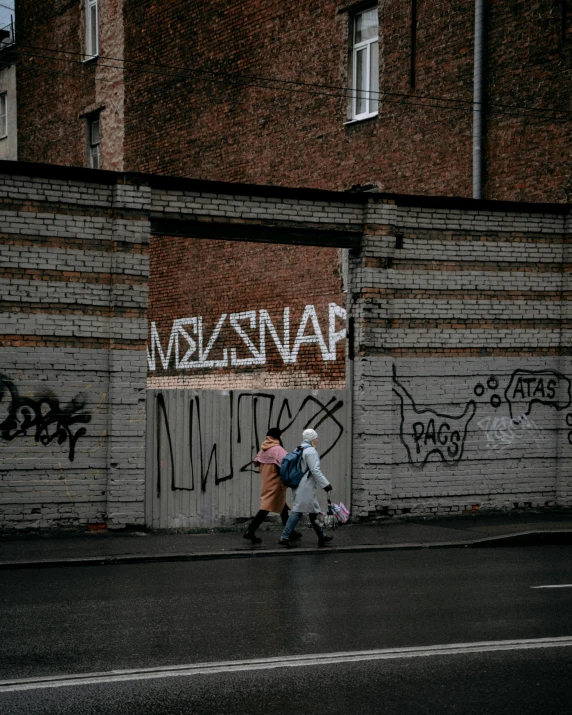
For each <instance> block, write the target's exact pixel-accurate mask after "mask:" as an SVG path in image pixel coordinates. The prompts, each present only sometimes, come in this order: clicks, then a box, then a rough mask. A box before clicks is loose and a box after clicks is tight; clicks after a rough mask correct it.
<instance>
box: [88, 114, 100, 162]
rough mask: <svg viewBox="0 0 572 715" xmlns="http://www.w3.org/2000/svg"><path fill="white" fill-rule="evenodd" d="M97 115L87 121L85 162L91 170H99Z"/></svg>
mask: <svg viewBox="0 0 572 715" xmlns="http://www.w3.org/2000/svg"><path fill="white" fill-rule="evenodd" d="M100 143H101V139H100V134H99V114H97V115H94V116H91V117H88V119H87V161H88V164H89V166H90V168H91V169H99V168H100V160H99V147H100Z"/></svg>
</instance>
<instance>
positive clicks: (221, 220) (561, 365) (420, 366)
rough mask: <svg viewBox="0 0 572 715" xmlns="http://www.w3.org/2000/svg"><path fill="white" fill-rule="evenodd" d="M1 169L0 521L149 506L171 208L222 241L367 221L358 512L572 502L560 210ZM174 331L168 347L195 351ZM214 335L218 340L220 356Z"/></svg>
mask: <svg viewBox="0 0 572 715" xmlns="http://www.w3.org/2000/svg"><path fill="white" fill-rule="evenodd" d="M0 174H1V179H2V183H1V187H0V192H1V193H0V209H1V212H2V224H1V225H2V233H1V234H0V237H1V239H2V265H1V266H0V280H1V281H2V283H1V285H2V302H1V304H0V306H1V311H2V315H3V319H2V323H1V328H0V364H1V365H2V370H1V372H2V375H3V377H2V383H1V389H2V393H1V399H0V409H1V413H0V437H1V439H0V460H1V462H0V464H1V466H0V503H1V504H2V508H1V513H2V522H1V523H2V525H3V526H9V527H10V526H26V525H28V526H55V525H68V524H85V523H87V522H89V521H93V522H100V521H103V522H107V523H108V524H109V525H110V526H122V525H125V524H142V523H143V522H144V491H145V478H144V468H145V465H144V454H145V392H146V389H145V388H146V386H147V385H149V386H153V382H152V379H150V381H149V383H147V367H148V364H149V360H150V359H152V358H153V344H152V342H151V341H150V343H149V345H148V353H147V356H146V354H145V336H146V334H147V329H148V325H147V284H148V250H149V236H150V232H151V228H152V227H153V226H157V225H159V224H160V221H161V220H163V219H164V218H165V217H169V218H170V219H176V220H178V221H179V222H180V224H181V225H184V224H185V221H192V222H193V224H192V225H193V227H194V229H193V230H196V227H197V226H199V225H201V224H204V225H205V226H206V225H208V226H210V229H211V234H212V231H213V230H214V231H215V232H216V231H220V232H221V234H223V235H222V236H221V237H224V236H226V235H227V233H226V232H227V231H228V230H230V228H229V227H239V228H240V229H241V230H243V229H244V227H245V225H246V226H247V228H248V230H249V231H255V230H259V229H262V230H264V232H266V233H267V235H268V240H272V235H273V233H272V232H273V231H276V232H283V231H284V230H285V229H286V230H287V233H288V232H291V233H292V234H294V233H295V232H298V234H299V233H300V229H301V228H303V229H304V231H306V232H310V233H311V235H312V237H313V238H312V240H313V241H316V240H319V239H317V238H316V237H317V236H318V237H319V238H323V240H324V241H326V240H327V241H330V243H329V245H338V243H336V242H334V243H332V241H333V240H334V238H335V239H336V241H338V240H339V241H340V243H339V245H344V243H343V242H344V241H347V243H346V244H345V245H352V242H351V241H350V238H349V237H350V236H355V234H356V232H362V233H363V238H362V242H361V248H352V249H351V250H350V261H349V303H348V310H349V316H350V320H349V328H350V334H349V339H348V341H347V342H348V351H349V357H350V359H349V360H348V362H347V368H348V374H349V380H348V386H350V387H351V388H352V401H353V428H352V429H353V433H352V434H353V439H352V509H353V513H354V515H356V516H367V515H373V514H379V513H388V514H396V513H407V512H411V513H422V514H426V513H434V512H451V511H453V512H458V511H465V510H468V509H469V510H472V509H483V508H502V509H507V508H514V507H515V506H516V507H522V506H550V505H553V504H560V505H567V506H570V505H571V504H572V478H571V476H570V475H571V474H572V469H571V467H572V462H571V459H572V454H571V449H572V365H570V326H571V322H570V320H571V316H570V307H569V306H570V296H571V295H572V293H571V289H570V283H569V273H570V265H571V261H570V233H571V231H570V230H571V228H572V224H571V221H570V209H569V206H563V205H557V204H546V205H545V204H509V203H500V202H475V201H472V200H459V199H443V198H441V199H439V198H424V197H414V196H399V195H385V194H380V195H373V196H369V197H364V195H347V194H336V193H332V192H319V191H303V190H295V189H290V190H288V189H278V188H271V187H256V186H244V185H235V184H216V183H212V182H201V181H188V180H180V179H165V178H163V177H157V176H144V175H123V174H118V173H113V172H105V171H101V172H92V171H87V170H74V169H68V168H63V167H50V166H47V165H26V164H22V163H10V162H5V163H4V164H2V165H0ZM158 222H159V223H158ZM197 222H198V223H197ZM274 235H278V233H276V234H274ZM280 235H282V236H283V235H284V234H283V233H281V234H280ZM304 235H305V236H307V235H310V234H308V233H306V234H304ZM333 237H334V238H333ZM190 240H191V241H196V240H197V239H196V237H193V238H191V239H190ZM352 241H353V239H352ZM174 245H175V247H176V245H179V246H180V244H174ZM177 255H178V256H179V257H180V258H181V260H182V259H184V258H185V256H186V253H185V252H184V251H182V252H179V253H177V252H175V259H176V258H177ZM233 280H234V279H233ZM210 291H211V292H215V293H216V286H213V287H212V288H211V289H210ZM249 298H250V296H249V295H245V300H249ZM247 307H250V306H247ZM307 334H308V335H312V333H311V330H310V328H308V332H307ZM191 337H192V335H191ZM253 337H255V336H253ZM313 337H314V339H317V333H316V334H315V335H314V336H313ZM172 340H173V343H172V346H171V349H172V350H175V354H176V345H175V343H176V342H177V341H179V357H178V358H177V359H178V360H179V361H180V360H181V359H182V360H183V361H188V362H189V363H190V362H192V361H193V360H196V359H198V360H199V362H200V361H201V360H202V359H203V358H202V357H201V356H200V355H199V353H200V349H199V346H198V345H196V344H195V345H194V346H193V341H189V340H188V339H187V338H186V337H185V336H184V334H183V333H182V332H181V331H179V330H177V331H175V333H174V335H173V336H172ZM185 341H186V343H185ZM294 342H295V337H294V335H293V334H291V336H290V342H289V348H292V345H293V343H294ZM245 345H246V343H245ZM255 347H256V345H255ZM156 348H157V346H156V345H155V350H156ZM225 348H226V349H227V350H228V346H227V345H224V344H222V343H220V344H219V343H217V339H216V338H215V339H213V341H212V345H211V350H212V351H213V353H212V354H213V355H214V356H215V357H216V356H217V355H218V356H219V357H220V356H221V355H224V349H225ZM163 349H165V345H164V344H163ZM183 349H184V350H185V351H187V352H186V354H185V355H183V353H182V352H181V350H183ZM188 351H190V352H188ZM197 351H198V352H197ZM203 357H204V355H203ZM155 359H158V357H157V351H156V352H155ZM205 362H206V361H203V363H201V365H200V366H199V368H193V370H195V369H200V379H201V380H202V381H203V382H204V384H203V385H202V387H203V388H204V387H207V388H208V387H209V386H210V387H211V389H212V388H216V389H231V390H234V389H240V390H244V389H247V390H257V389H259V388H263V387H264V386H265V385H264V384H262V381H263V380H265V379H267V376H266V377H265V375H264V371H262V372H260V373H258V374H256V373H255V374H253V375H252V376H251V382H250V383H248V384H244V381H243V380H242V378H241V377H240V374H239V371H238V370H237V371H234V372H230V373H228V374H226V375H223V379H224V380H225V381H226V387H223V384H222V383H221V374H220V365H217V364H216V361H215V363H214V364H212V365H208V364H204V363H205ZM334 362H335V361H332V363H334ZM191 372H192V371H191ZM196 374H198V372H197V373H196ZM276 374H277V375H278V376H280V371H277V373H276ZM292 375H294V376H295V373H292V374H290V375H289V379H290V378H291V377H292ZM298 377H299V378H300V380H302V378H303V375H300V376H298ZM296 379H297V378H296ZM257 380H259V381H260V382H258V383H257ZM169 386H170V385H169V384H168V383H165V384H164V385H162V386H161V389H166V388H168V387H169ZM173 386H176V387H185V385H184V384H183V385H182V384H178V383H177V384H176V385H173ZM192 386H193V387H195V388H196V387H198V384H194V385H192ZM303 386H305V387H306V389H308V387H309V386H308V385H307V383H303ZM189 394H190V391H189ZM248 515H249V514H246V513H245V514H244V516H248ZM221 516H222V514H221ZM211 518H214V517H213V516H212V514H211V515H210V516H209V519H211Z"/></svg>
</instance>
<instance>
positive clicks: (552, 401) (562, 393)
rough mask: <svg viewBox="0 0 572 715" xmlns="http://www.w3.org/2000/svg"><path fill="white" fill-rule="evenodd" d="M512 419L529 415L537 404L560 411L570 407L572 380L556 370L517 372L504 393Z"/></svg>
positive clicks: (513, 374)
mask: <svg viewBox="0 0 572 715" xmlns="http://www.w3.org/2000/svg"><path fill="white" fill-rule="evenodd" d="M504 396H505V399H506V401H507V403H508V407H509V411H510V416H511V418H512V419H515V418H517V417H520V416H521V415H529V414H530V413H531V411H532V406H533V405H534V404H535V403H537V404H540V405H549V406H550V407H553V408H554V409H556V410H558V411H560V410H565V409H566V408H567V407H569V406H570V402H571V393H570V380H569V379H568V378H567V377H566V376H565V375H562V373H560V372H556V371H555V370H515V371H514V372H513V373H512V376H511V378H510V382H509V384H508V386H507V388H506V390H505V391H504Z"/></svg>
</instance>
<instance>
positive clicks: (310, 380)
mask: <svg viewBox="0 0 572 715" xmlns="http://www.w3.org/2000/svg"><path fill="white" fill-rule="evenodd" d="M341 272H342V267H341V263H340V253H339V252H338V251H337V250H336V249H332V248H316V247H306V246H304V247H302V246H283V245H276V246H269V245H266V244H261V243H242V242H236V241H211V240H204V239H188V238H172V237H153V239H152V243H151V267H150V284H149V326H150V329H151V327H152V325H153V323H154V324H155V326H156V329H157V334H158V336H159V339H160V344H161V347H162V350H163V355H164V356H165V358H166V354H167V350H168V344H169V340H170V335H171V331H172V328H173V321H174V320H176V319H179V318H198V317H199V316H200V317H202V326H203V327H202V332H203V335H204V338H203V340H204V342H203V348H204V349H206V347H207V344H208V341H209V339H210V337H211V335H212V334H213V331H214V329H215V327H216V325H217V323H218V321H219V320H221V318H222V316H223V314H225V313H226V316H227V317H226V318H225V319H224V321H223V323H222V327H221V330H220V333H219V336H218V338H217V339H216V342H215V343H214V345H213V348H212V350H211V351H210V353H209V355H208V359H209V360H217V361H218V360H222V359H223V357H224V350H225V349H226V362H227V364H226V366H225V367H217V366H210V367H208V368H207V367H204V368H198V367H189V366H187V367H181V368H179V369H177V367H176V365H175V359H176V358H175V348H174V346H173V348H172V351H171V356H170V360H169V364H168V368H167V369H165V368H164V366H163V364H162V362H161V359H160V356H159V352H158V350H157V349H156V346H155V369H150V370H149V384H150V386H157V387H159V386H160V387H176V386H187V387H193V386H194V387H210V388H213V387H214V388H216V387H218V388H227V387H238V386H244V387H247V386H253V387H259V388H260V387H315V388H318V387H343V386H344V384H345V382H344V381H345V339H341V340H338V341H337V342H336V359H335V360H324V355H323V350H322V349H321V348H320V345H319V344H318V343H309V344H306V343H303V344H302V345H301V346H300V349H299V353H298V355H297V358H296V361H295V362H291V363H290V362H285V361H284V358H283V356H281V355H280V352H279V350H278V348H277V347H276V345H275V343H274V340H273V338H272V336H271V334H270V333H269V331H268V330H265V334H266V340H265V344H266V358H265V360H264V362H263V363H262V364H259V365H253V366H248V365H246V366H245V365H235V366H233V365H232V364H231V361H232V354H231V349H232V348H235V349H236V357H237V358H238V359H246V358H252V357H253V354H252V353H251V352H250V351H249V349H248V348H247V346H246V345H245V343H244V341H243V340H242V338H241V336H240V335H239V334H238V332H237V331H236V330H235V328H234V327H233V326H232V325H231V322H230V316H231V314H235V313H242V312H245V311H255V312H256V316H255V320H256V324H255V327H254V328H251V327H250V324H249V320H250V319H249V318H246V319H242V320H240V321H238V325H239V327H241V328H242V329H243V330H244V332H245V333H246V334H247V335H248V336H249V337H250V338H251V340H252V342H253V344H254V346H255V348H256V349H258V350H259V349H260V333H259V329H260V328H259V325H260V311H261V310H266V311H268V314H269V316H270V318H271V320H272V323H273V324H274V326H275V328H276V331H277V333H278V336H279V338H280V340H281V341H283V338H284V330H283V328H284V322H283V319H284V308H290V319H289V325H290V340H289V344H290V348H292V347H293V345H294V343H295V340H296V336H297V333H298V329H299V326H300V322H301V319H302V317H303V314H304V310H305V308H306V306H314V309H315V311H316V315H317V318H318V322H319V327H320V332H321V333H322V335H323V339H324V344H325V346H326V347H328V348H329V332H330V328H329V304H330V303H336V304H337V305H338V306H340V307H342V308H345V305H346V301H345V294H344V293H342V275H341ZM183 327H184V329H185V330H186V331H187V332H188V334H190V335H191V337H192V338H193V339H194V340H195V341H196V342H198V338H197V333H198V330H197V328H196V327H195V326H192V325H187V326H183ZM344 327H345V320H343V319H342V318H338V319H337V320H336V324H335V330H336V331H341V330H343V328H344ZM304 335H305V336H312V335H316V331H315V329H314V326H313V325H312V321H311V319H310V320H308V322H307V325H306V328H305V330H304ZM179 345H180V353H179V358H180V360H182V358H183V356H184V354H185V352H186V351H187V349H188V348H189V343H188V342H187V341H186V340H185V338H184V337H182V338H179ZM148 346H149V347H150V349H151V348H152V347H153V339H152V334H151V333H150V335H149V339H148ZM197 359H198V346H197V349H196V350H195V352H194V353H193V354H192V355H190V356H189V360H190V361H196V360H197Z"/></svg>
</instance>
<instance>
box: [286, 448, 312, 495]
mask: <svg viewBox="0 0 572 715" xmlns="http://www.w3.org/2000/svg"><path fill="white" fill-rule="evenodd" d="M305 449H306V447H296V449H295V450H294V451H293V452H288V454H287V455H286V456H285V457H284V458H283V459H282V462H281V463H280V479H281V480H282V484H284V486H286V487H290V488H291V489H296V488H297V487H298V484H300V482H301V481H302V477H303V476H304V474H307V473H308V472H309V471H310V470H309V469H308V470H306V471H305V472H303V471H302V453H303V452H304V450H305Z"/></svg>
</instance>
